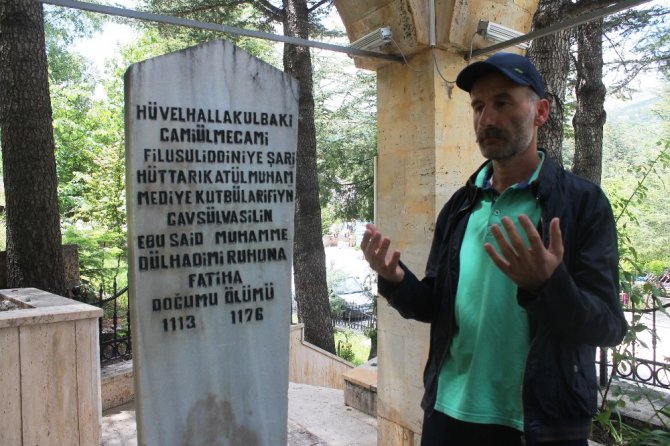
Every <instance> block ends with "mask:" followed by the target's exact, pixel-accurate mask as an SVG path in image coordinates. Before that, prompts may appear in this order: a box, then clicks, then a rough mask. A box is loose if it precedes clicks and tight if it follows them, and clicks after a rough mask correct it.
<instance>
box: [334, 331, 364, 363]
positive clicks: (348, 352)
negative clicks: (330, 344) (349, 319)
mask: <svg viewBox="0 0 670 446" xmlns="http://www.w3.org/2000/svg"><path fill="white" fill-rule="evenodd" d="M335 347H336V352H337V356H339V357H341V358H342V359H344V360H345V361H349V362H351V363H352V364H353V365H355V366H359V365H361V364H363V363H364V362H365V361H367V359H368V352H369V351H370V340H369V339H368V338H367V337H366V336H365V335H363V334H361V333H356V332H354V331H353V330H339V329H336V330H335Z"/></svg>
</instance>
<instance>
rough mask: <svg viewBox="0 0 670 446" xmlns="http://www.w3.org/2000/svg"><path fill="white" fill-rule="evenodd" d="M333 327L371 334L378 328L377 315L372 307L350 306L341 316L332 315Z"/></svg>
mask: <svg viewBox="0 0 670 446" xmlns="http://www.w3.org/2000/svg"><path fill="white" fill-rule="evenodd" d="M332 320H333V327H334V328H344V329H351V330H354V331H359V332H362V333H369V332H371V331H372V330H375V329H376V328H377V315H376V314H374V312H373V310H372V308H371V307H370V305H350V306H348V307H347V309H346V310H344V311H342V312H340V313H339V314H333V315H332Z"/></svg>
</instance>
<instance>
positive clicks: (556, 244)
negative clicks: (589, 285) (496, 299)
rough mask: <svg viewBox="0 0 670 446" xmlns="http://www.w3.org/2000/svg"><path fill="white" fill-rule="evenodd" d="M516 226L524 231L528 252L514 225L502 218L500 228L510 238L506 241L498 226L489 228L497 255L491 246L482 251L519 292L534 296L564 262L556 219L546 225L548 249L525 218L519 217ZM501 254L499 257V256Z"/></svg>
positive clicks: (530, 222)
mask: <svg viewBox="0 0 670 446" xmlns="http://www.w3.org/2000/svg"><path fill="white" fill-rule="evenodd" d="M519 223H520V224H521V227H522V228H523V230H524V232H525V233H526V236H527V237H528V241H529V242H530V248H528V247H527V246H526V244H525V243H524V240H523V238H522V237H521V234H519V231H517V229H516V226H515V225H514V222H512V219H510V218H509V217H503V218H502V225H503V227H504V229H505V232H506V233H507V236H508V237H509V241H508V240H507V239H506V238H505V236H504V234H503V231H502V229H501V228H500V226H498V225H493V226H491V232H492V233H493V236H494V237H495V239H496V241H497V242H498V246H499V247H500V253H498V252H497V251H496V250H495V248H494V247H493V245H491V244H490V243H485V244H484V249H486V252H487V253H488V255H489V257H491V259H492V260H493V263H495V264H496V266H497V267H498V268H500V270H501V271H502V272H504V273H505V274H506V275H507V276H508V277H509V278H510V279H512V280H513V281H514V283H516V284H517V285H518V286H519V287H520V288H523V289H525V290H528V291H531V292H535V291H537V290H539V289H540V288H541V287H542V285H543V284H544V283H545V282H546V281H547V280H549V278H550V277H551V275H552V274H553V273H554V271H555V270H556V268H557V267H558V265H559V264H560V263H561V262H562V261H563V238H562V235H561V227H560V226H559V220H558V218H553V219H552V220H551V223H550V224H549V248H545V247H544V244H543V243H542V237H540V234H539V233H538V232H537V229H536V228H535V226H534V225H533V222H532V221H531V220H530V218H528V216H527V215H519ZM501 254H502V255H501Z"/></svg>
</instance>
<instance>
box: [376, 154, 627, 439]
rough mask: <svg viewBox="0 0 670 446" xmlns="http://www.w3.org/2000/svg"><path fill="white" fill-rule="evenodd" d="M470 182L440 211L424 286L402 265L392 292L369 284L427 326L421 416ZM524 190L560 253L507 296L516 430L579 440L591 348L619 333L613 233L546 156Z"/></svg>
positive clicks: (438, 361)
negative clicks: (525, 332)
mask: <svg viewBox="0 0 670 446" xmlns="http://www.w3.org/2000/svg"><path fill="white" fill-rule="evenodd" d="M482 167H483V166H482ZM480 169H481V168H480ZM476 176H477V173H475V174H473V175H472V176H471V177H470V179H469V180H468V182H467V184H466V185H465V186H464V187H462V188H461V189H459V190H458V191H457V192H456V193H455V194H454V195H453V196H452V197H451V199H450V200H449V201H448V202H447V203H446V204H445V206H444V208H443V209H442V211H441V212H440V214H439V216H438V219H437V223H436V227H435V234H434V237H433V243H432V246H431V250H430V255H429V258H428V264H427V266H426V274H425V278H424V279H423V280H421V281H419V280H418V279H417V277H416V276H415V275H413V274H412V273H411V272H410V271H409V270H408V269H407V268H406V267H405V266H404V265H401V266H402V267H403V268H404V269H405V273H406V274H405V278H404V279H403V281H402V282H401V283H399V284H392V283H389V282H387V281H385V280H384V279H383V278H381V277H380V278H379V292H380V294H382V295H383V296H385V297H386V298H387V299H388V301H389V303H390V304H391V305H392V306H393V307H394V308H396V309H397V310H398V312H399V313H400V314H401V315H402V316H403V317H405V318H411V319H416V320H419V321H423V322H429V323H431V328H430V351H429V355H428V361H427V364H426V368H425V371H424V386H425V394H424V397H423V401H422V403H421V405H422V407H423V409H424V410H426V411H427V412H428V413H430V412H432V410H433V407H434V405H435V400H436V395H437V378H438V376H439V373H440V369H441V367H442V363H443V361H444V360H445V358H446V353H447V350H448V348H449V345H450V343H451V340H452V336H453V326H454V323H455V320H454V302H455V297H456V288H457V283H458V277H459V252H460V249H461V242H462V239H463V235H464V232H465V227H466V225H467V222H468V218H469V216H470V212H471V209H472V206H473V205H474V204H475V203H477V201H478V200H479V196H478V194H479V193H480V191H481V190H480V189H478V188H477V187H476V186H475V185H474V180H475V178H476ZM531 187H532V189H531V190H532V192H533V194H534V196H535V198H536V200H537V201H538V203H539V205H540V206H541V208H542V215H541V218H540V223H539V228H538V229H539V231H540V234H542V237H543V239H544V243H545V246H548V244H549V222H550V221H551V219H552V218H553V217H559V218H560V227H561V231H562V235H563V243H564V249H565V251H564V255H563V262H562V264H561V265H559V267H558V268H557V269H556V271H555V272H554V274H553V275H552V277H551V278H550V279H549V280H548V281H547V282H546V283H545V284H544V286H543V287H542V288H541V289H540V290H539V291H538V292H537V293H535V294H531V293H529V292H528V291H526V290H523V289H519V291H518V294H517V300H518V302H519V305H522V306H523V307H524V308H525V309H526V310H527V312H528V316H529V325H530V327H531V331H532V333H531V337H532V342H531V346H530V350H529V353H528V356H527V360H526V366H525V373H524V378H523V410H524V423H525V428H524V430H525V434H526V437H527V439H529V440H531V441H538V440H542V441H547V440H561V439H570V438H579V437H582V438H584V437H585V435H586V434H588V429H589V427H590V420H591V417H592V416H593V415H594V414H595V412H596V405H597V390H598V385H597V381H596V372H595V347H596V346H614V345H616V344H618V343H619V342H621V340H622V339H623V337H624V335H625V333H626V329H627V324H626V321H625V318H624V315H623V311H622V308H621V303H620V301H619V285H618V259H619V256H618V247H617V235H616V227H615V223H614V218H613V216H612V210H611V208H610V205H609V202H608V201H607V198H606V197H605V195H604V194H603V192H602V191H601V190H600V188H599V187H597V186H596V185H594V184H593V183H590V182H588V181H586V180H584V179H582V178H579V177H577V176H575V175H572V174H571V173H569V172H566V171H564V170H563V169H561V168H560V167H559V166H558V165H557V164H556V163H555V162H553V160H551V158H550V157H549V156H548V155H547V156H545V160H544V163H543V165H542V168H541V171H540V175H539V177H538V180H537V181H536V182H534V183H533V184H532V185H531Z"/></svg>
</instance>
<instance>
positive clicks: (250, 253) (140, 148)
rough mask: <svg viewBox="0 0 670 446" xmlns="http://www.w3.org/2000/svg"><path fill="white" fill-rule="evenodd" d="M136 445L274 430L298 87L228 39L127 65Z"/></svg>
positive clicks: (281, 386) (258, 439) (263, 441)
mask: <svg viewBox="0 0 670 446" xmlns="http://www.w3.org/2000/svg"><path fill="white" fill-rule="evenodd" d="M125 88H126V182H127V185H126V186H127V187H126V190H127V206H128V209H127V210H128V248H129V269H130V305H131V319H132V325H131V328H132V339H133V361H134V371H135V398H136V408H137V426H138V439H139V444H140V445H150V446H155V445H161V446H167V445H179V446H187V445H193V446H195V445H202V446H204V445H208V446H211V445H245V446H253V445H282V446H283V445H285V444H286V438H287V410H288V399H287V393H288V348H289V324H290V317H291V264H292V243H293V212H294V196H295V195H294V194H295V151H296V146H297V128H298V86H297V83H296V81H295V80H294V79H292V78H290V76H287V75H286V74H284V73H283V72H281V71H279V70H277V69H275V68H273V67H272V66H270V65H268V64H266V63H264V62H262V61H260V60H258V59H256V58H254V57H252V56H250V55H249V54H247V53H246V52H244V51H243V50H241V49H240V48H237V47H235V46H233V45H231V44H229V43H227V42H224V41H213V42H209V43H206V44H203V45H199V46H197V47H194V48H190V49H186V50H183V51H179V52H176V53H172V54H168V55H165V56H161V57H156V58H153V59H149V60H145V61H143V62H140V63H137V64H134V65H132V66H131V67H130V68H129V69H128V71H127V73H126V78H125Z"/></svg>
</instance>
